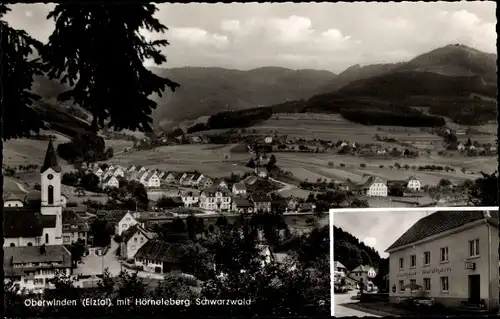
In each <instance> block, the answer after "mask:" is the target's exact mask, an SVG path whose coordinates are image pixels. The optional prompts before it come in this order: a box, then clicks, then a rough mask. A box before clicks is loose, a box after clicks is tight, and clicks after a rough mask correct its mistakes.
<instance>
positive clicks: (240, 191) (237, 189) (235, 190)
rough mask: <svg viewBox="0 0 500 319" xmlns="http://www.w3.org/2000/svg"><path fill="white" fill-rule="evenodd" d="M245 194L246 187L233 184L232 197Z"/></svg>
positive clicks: (241, 184)
mask: <svg viewBox="0 0 500 319" xmlns="http://www.w3.org/2000/svg"><path fill="white" fill-rule="evenodd" d="M246 193H247V187H246V186H245V184H243V183H234V184H233V194H234V195H245V194H246Z"/></svg>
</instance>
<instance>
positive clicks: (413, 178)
mask: <svg viewBox="0 0 500 319" xmlns="http://www.w3.org/2000/svg"><path fill="white" fill-rule="evenodd" d="M406 181H407V182H409V181H419V179H418V178H417V176H415V175H412V176H410V177H408V179H407V180H406Z"/></svg>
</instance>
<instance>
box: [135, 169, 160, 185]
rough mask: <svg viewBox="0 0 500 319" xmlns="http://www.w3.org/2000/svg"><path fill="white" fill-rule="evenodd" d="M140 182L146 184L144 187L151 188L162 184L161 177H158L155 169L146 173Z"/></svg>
mask: <svg viewBox="0 0 500 319" xmlns="http://www.w3.org/2000/svg"><path fill="white" fill-rule="evenodd" d="M140 182H141V184H143V185H144V187H149V188H158V187H160V186H161V183H160V178H158V175H157V174H156V172H155V171H154V170H152V171H149V172H146V173H144V175H143V176H142V177H141V179H140Z"/></svg>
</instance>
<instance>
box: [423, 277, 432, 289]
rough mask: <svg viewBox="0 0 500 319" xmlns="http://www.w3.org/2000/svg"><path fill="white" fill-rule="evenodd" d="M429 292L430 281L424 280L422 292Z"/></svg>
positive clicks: (428, 279)
mask: <svg viewBox="0 0 500 319" xmlns="http://www.w3.org/2000/svg"><path fill="white" fill-rule="evenodd" d="M430 290H431V279H430V278H424V291H430Z"/></svg>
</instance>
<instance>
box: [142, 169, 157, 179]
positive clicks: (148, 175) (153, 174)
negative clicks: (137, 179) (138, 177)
mask: <svg viewBox="0 0 500 319" xmlns="http://www.w3.org/2000/svg"><path fill="white" fill-rule="evenodd" d="M155 175H156V171H155V170H151V171H149V172H147V174H146V176H145V177H144V179H145V180H147V181H149V180H150V179H151V177H153V176H155Z"/></svg>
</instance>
